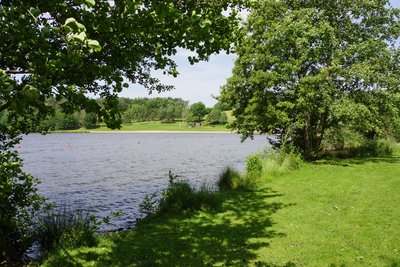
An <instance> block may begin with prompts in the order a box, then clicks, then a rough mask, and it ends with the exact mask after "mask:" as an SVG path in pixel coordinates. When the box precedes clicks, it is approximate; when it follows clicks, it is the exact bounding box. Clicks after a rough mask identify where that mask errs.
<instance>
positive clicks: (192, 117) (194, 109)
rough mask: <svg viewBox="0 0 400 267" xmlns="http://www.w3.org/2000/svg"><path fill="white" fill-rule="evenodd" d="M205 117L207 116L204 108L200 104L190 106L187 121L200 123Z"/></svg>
mask: <svg viewBox="0 0 400 267" xmlns="http://www.w3.org/2000/svg"><path fill="white" fill-rule="evenodd" d="M205 115H207V108H206V106H205V105H204V104H203V103H202V102H197V103H194V104H193V105H191V106H190V109H189V116H188V117H187V121H191V122H201V121H202V120H203V118H204V116H205Z"/></svg>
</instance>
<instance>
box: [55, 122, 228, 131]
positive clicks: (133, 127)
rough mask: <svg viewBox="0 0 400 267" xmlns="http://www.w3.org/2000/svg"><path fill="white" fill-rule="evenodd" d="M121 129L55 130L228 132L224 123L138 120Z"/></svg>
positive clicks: (103, 127) (124, 125) (83, 129)
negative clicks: (192, 125)
mask: <svg viewBox="0 0 400 267" xmlns="http://www.w3.org/2000/svg"><path fill="white" fill-rule="evenodd" d="M121 126H122V127H121V129H119V130H111V129H109V128H107V127H105V126H101V127H99V128H96V129H89V130H87V129H85V128H81V129H78V130H70V131H69V130H68V131H56V132H88V131H90V132H106V131H115V132H118V131H184V132H230V130H228V129H227V128H226V127H225V126H224V125H216V126H198V127H188V126H187V124H186V123H179V122H176V123H161V122H140V123H129V124H122V125H121Z"/></svg>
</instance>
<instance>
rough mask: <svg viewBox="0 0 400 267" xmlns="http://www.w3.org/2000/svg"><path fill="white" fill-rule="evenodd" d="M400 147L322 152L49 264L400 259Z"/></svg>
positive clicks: (369, 262) (392, 262) (372, 262)
mask: <svg viewBox="0 0 400 267" xmlns="http://www.w3.org/2000/svg"><path fill="white" fill-rule="evenodd" d="M399 206H400V157H399V155H397V156H393V157H388V158H365V159H350V160H331V161H320V162H317V163H308V164H305V165H304V166H303V167H302V168H301V169H299V170H296V171H293V172H290V173H286V174H285V175H282V176H279V177H274V178H271V179H269V180H266V181H264V182H263V184H262V186H261V187H260V188H258V189H257V190H253V191H238V190H236V191H230V192H228V193H226V195H225V201H224V202H223V204H222V206H221V208H220V209H219V210H217V211H214V212H209V211H201V212H197V213H194V214H186V215H181V216H169V217H160V218H156V219H151V220H149V221H146V222H144V223H142V224H140V225H139V226H138V227H136V228H135V229H133V230H131V231H127V232H121V233H114V234H110V235H108V236H106V237H103V238H101V241H100V243H99V245H98V246H97V247H94V248H81V249H75V250H64V251H59V252H58V253H57V254H53V255H52V256H51V257H50V258H49V259H48V261H47V262H45V263H44V266H121V267H122V266H208V265H211V266H392V267H394V266H400V208H399Z"/></svg>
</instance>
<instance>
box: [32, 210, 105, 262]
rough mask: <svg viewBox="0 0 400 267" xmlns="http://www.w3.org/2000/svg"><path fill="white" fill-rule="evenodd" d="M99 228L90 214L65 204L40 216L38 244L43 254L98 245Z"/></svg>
mask: <svg viewBox="0 0 400 267" xmlns="http://www.w3.org/2000/svg"><path fill="white" fill-rule="evenodd" d="M98 226H99V222H98V221H97V220H96V217H95V216H94V215H91V213H90V212H88V211H85V210H83V209H74V208H72V207H71V205H68V204H63V205H61V206H60V207H56V208H52V209H49V210H47V211H44V212H42V214H40V215H39V216H38V222H37V226H36V233H37V234H36V243H37V245H39V248H40V252H41V254H46V253H48V252H50V251H52V250H55V249H58V248H74V247H79V246H92V245H96V243H97V232H98Z"/></svg>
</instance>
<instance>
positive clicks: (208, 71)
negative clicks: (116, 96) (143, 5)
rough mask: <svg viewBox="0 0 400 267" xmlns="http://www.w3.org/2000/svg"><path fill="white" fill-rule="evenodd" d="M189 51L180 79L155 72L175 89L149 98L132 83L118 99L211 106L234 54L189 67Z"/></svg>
mask: <svg viewBox="0 0 400 267" xmlns="http://www.w3.org/2000/svg"><path fill="white" fill-rule="evenodd" d="M390 2H391V4H392V6H394V7H397V8H400V0H390ZM187 56H188V52H186V51H185V50H180V51H178V53H177V55H176V56H175V57H174V59H175V60H176V63H177V64H178V71H179V73H180V74H179V76H178V77H177V78H174V77H172V76H165V75H162V74H161V73H155V76H156V77H157V78H159V79H160V80H161V81H162V82H163V83H165V84H171V85H173V86H175V89H174V90H171V91H169V92H163V93H156V92H154V93H153V94H152V95H150V96H149V94H148V91H147V90H146V89H145V88H144V87H142V86H140V85H135V84H130V86H129V88H126V89H125V90H124V91H123V92H122V93H121V94H120V96H121V97H129V98H136V97H176V98H182V99H184V100H189V101H190V104H193V103H196V102H199V101H201V102H203V103H204V104H205V105H206V106H208V107H212V106H213V105H214V104H215V103H216V102H217V100H215V99H214V98H213V96H218V95H219V92H220V87H221V86H222V85H224V84H225V82H226V79H227V78H229V77H230V76H231V73H232V68H233V65H234V60H235V58H236V56H235V55H233V54H230V55H227V54H225V53H221V54H219V55H213V56H211V57H210V60H209V61H208V62H200V63H197V64H195V65H190V64H189V62H188V61H187Z"/></svg>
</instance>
